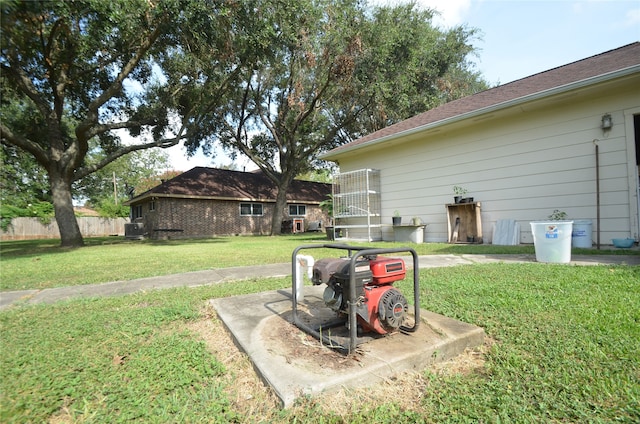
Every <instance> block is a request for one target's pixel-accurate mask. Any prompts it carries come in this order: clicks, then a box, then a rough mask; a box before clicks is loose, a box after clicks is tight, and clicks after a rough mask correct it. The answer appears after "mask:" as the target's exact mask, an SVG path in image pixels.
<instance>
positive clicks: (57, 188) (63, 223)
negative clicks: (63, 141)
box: [49, 173, 84, 247]
mask: <svg viewBox="0 0 640 424" xmlns="http://www.w3.org/2000/svg"><path fill="white" fill-rule="evenodd" d="M49 179H50V183H51V194H52V195H53V208H54V210H55V214H56V222H57V223H58V229H59V230H60V240H61V245H62V247H82V246H84V240H83V239H82V233H80V226H79V225H78V220H77V219H76V215H75V213H74V212H73V200H72V196H71V181H67V180H65V178H64V177H63V176H61V175H55V174H53V173H51V174H49Z"/></svg>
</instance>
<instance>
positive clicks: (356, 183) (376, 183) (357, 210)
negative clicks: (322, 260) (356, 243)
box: [333, 169, 382, 241]
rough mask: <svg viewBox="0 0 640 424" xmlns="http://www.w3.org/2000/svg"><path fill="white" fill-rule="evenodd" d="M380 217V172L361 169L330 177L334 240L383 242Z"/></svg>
mask: <svg viewBox="0 0 640 424" xmlns="http://www.w3.org/2000/svg"><path fill="white" fill-rule="evenodd" d="M380 215H381V205H380V171H378V170H376V169H360V170H357V171H351V172H344V173H341V174H336V175H334V176H333V220H334V228H335V234H336V240H338V239H352V240H367V241H374V240H382V231H381V216H380Z"/></svg>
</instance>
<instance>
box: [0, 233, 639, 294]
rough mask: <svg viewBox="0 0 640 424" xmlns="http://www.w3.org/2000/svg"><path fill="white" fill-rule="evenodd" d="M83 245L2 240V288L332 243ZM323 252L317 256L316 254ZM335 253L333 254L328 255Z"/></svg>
mask: <svg viewBox="0 0 640 424" xmlns="http://www.w3.org/2000/svg"><path fill="white" fill-rule="evenodd" d="M85 241H86V244H87V246H86V247H83V248H80V249H63V248H61V247H59V244H60V242H59V240H27V241H3V242H1V243H0V272H1V277H2V278H0V290H5V291H6V290H27V289H45V288H51V287H64V286H76V285H82V284H94V283H104V282H109V281H121V280H132V279H135V278H143V277H151V276H158V275H168V274H176V273H182V272H189V271H199V270H205V269H216V268H226V267H234V266H246V265H256V264H267V263H287V262H290V261H291V253H292V252H293V250H294V249H295V248H296V247H298V246H300V245H302V244H305V245H306V244H322V243H330V242H329V241H328V240H326V236H325V235H324V234H323V233H307V234H295V235H283V236H277V237H266V236H265V237H217V238H209V239H189V240H163V241H152V240H145V241H129V240H125V239H124V238H123V237H104V238H87V239H86V240H85ZM351 244H356V245H358V244H359V245H363V244H362V243H351ZM366 246H385V247H393V246H405V244H395V243H369V244H366ZM411 247H413V248H414V249H415V250H416V251H417V252H418V254H420V255H429V254H530V255H533V254H534V248H533V246H492V245H450V244H446V243H424V244H414V245H411ZM334 252H335V251H334ZM323 253H324V252H321V251H315V252H313V254H314V255H316V256H319V255H322V254H323ZM328 253H329V252H328ZM574 253H582V254H593V253H599V254H636V255H637V254H640V251H635V250H613V251H611V250H608V251H607V250H603V251H597V250H594V249H575V250H574ZM333 255H334V254H332V253H329V254H327V255H326V256H333ZM321 257H322V256H321Z"/></svg>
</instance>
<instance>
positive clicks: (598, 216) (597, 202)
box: [593, 139, 600, 250]
mask: <svg viewBox="0 0 640 424" xmlns="http://www.w3.org/2000/svg"><path fill="white" fill-rule="evenodd" d="M593 144H595V146H596V226H597V227H598V229H597V231H596V248H597V249H598V250H600V153H599V146H598V139H595V140H593Z"/></svg>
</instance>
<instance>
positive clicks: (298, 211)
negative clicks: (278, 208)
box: [289, 203, 307, 216]
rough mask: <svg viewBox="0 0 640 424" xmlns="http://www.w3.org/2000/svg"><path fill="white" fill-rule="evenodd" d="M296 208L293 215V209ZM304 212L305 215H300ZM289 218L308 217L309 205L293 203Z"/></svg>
mask: <svg viewBox="0 0 640 424" xmlns="http://www.w3.org/2000/svg"><path fill="white" fill-rule="evenodd" d="M292 208H295V213H291V209H292ZM301 208H302V209H303V210H304V213H300V209H301ZM289 216H307V205H301V204H297V203H293V204H290V205H289Z"/></svg>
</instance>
